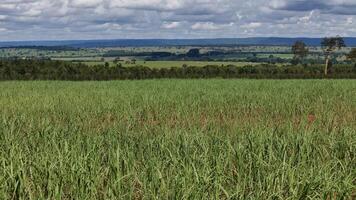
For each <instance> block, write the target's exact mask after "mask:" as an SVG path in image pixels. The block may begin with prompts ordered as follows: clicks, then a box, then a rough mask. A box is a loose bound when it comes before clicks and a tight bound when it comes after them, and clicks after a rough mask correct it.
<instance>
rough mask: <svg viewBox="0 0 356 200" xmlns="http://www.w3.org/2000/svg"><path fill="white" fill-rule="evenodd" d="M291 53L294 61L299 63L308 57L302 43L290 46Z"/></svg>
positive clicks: (307, 50)
mask: <svg viewBox="0 0 356 200" xmlns="http://www.w3.org/2000/svg"><path fill="white" fill-rule="evenodd" d="M292 52H293V54H294V59H295V60H298V61H299V60H302V59H304V58H305V57H306V56H307V55H308V52H309V49H308V48H307V45H306V44H305V43H304V42H303V41H296V42H295V43H294V45H293V46H292Z"/></svg>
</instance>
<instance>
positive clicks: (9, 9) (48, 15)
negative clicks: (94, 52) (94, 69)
mask: <svg viewBox="0 0 356 200" xmlns="http://www.w3.org/2000/svg"><path fill="white" fill-rule="evenodd" d="M334 35H341V36H356V0H0V41H18V40H71V39H73V40H76V39H138V38H141V39H145V38H167V39H184V38H238V37H269V36H276V37H325V36H334Z"/></svg>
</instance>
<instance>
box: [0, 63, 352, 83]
mask: <svg viewBox="0 0 356 200" xmlns="http://www.w3.org/2000/svg"><path fill="white" fill-rule="evenodd" d="M153 78H155V79H158V78H259V79H262V78H265V79H273V78H275V79H293V78H298V79H300V78H304V79H312V78H325V77H324V76H323V65H297V66H292V65H284V66H277V65H273V64H261V65H256V66H251V65H247V66H244V67H237V66H234V65H228V66H217V65H208V66H205V67H193V66H184V67H180V68H176V67H173V68H162V69H152V68H148V67H143V66H135V67H122V66H121V65H115V66H110V65H108V64H105V65H95V66H88V65H85V64H82V63H79V64H75V63H70V62H63V61H50V60H2V61H0V80H75V81H80V80H119V79H153ZM327 78H356V65H355V66H353V65H337V66H335V67H334V68H333V70H332V73H331V74H330V75H328V77H327Z"/></svg>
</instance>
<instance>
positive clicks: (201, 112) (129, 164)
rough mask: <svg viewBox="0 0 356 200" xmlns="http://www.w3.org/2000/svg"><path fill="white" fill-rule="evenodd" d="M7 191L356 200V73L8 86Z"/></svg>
mask: <svg viewBox="0 0 356 200" xmlns="http://www.w3.org/2000/svg"><path fill="white" fill-rule="evenodd" d="M0 91H1V92H0V133H1V134H0V199H142V198H143V199H333V198H340V199H341V198H343V197H344V199H353V198H354V197H355V196H353V195H355V192H356V186H355V182H356V170H355V166H356V158H355V155H356V123H355V122H356V115H355V113H356V96H355V94H356V81H354V80H309V81H306V80H304V81H297V80H290V81H277V80H271V81H267V80H261V81H257V80H149V81H110V82H55V81H53V82H46V81H44V82H16V81H15V82H1V84H0Z"/></svg>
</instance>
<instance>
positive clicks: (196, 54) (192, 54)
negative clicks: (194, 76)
mask: <svg viewBox="0 0 356 200" xmlns="http://www.w3.org/2000/svg"><path fill="white" fill-rule="evenodd" d="M187 56H188V57H194V58H196V57H199V56H200V50H199V49H190V50H189V52H188V53H187Z"/></svg>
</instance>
